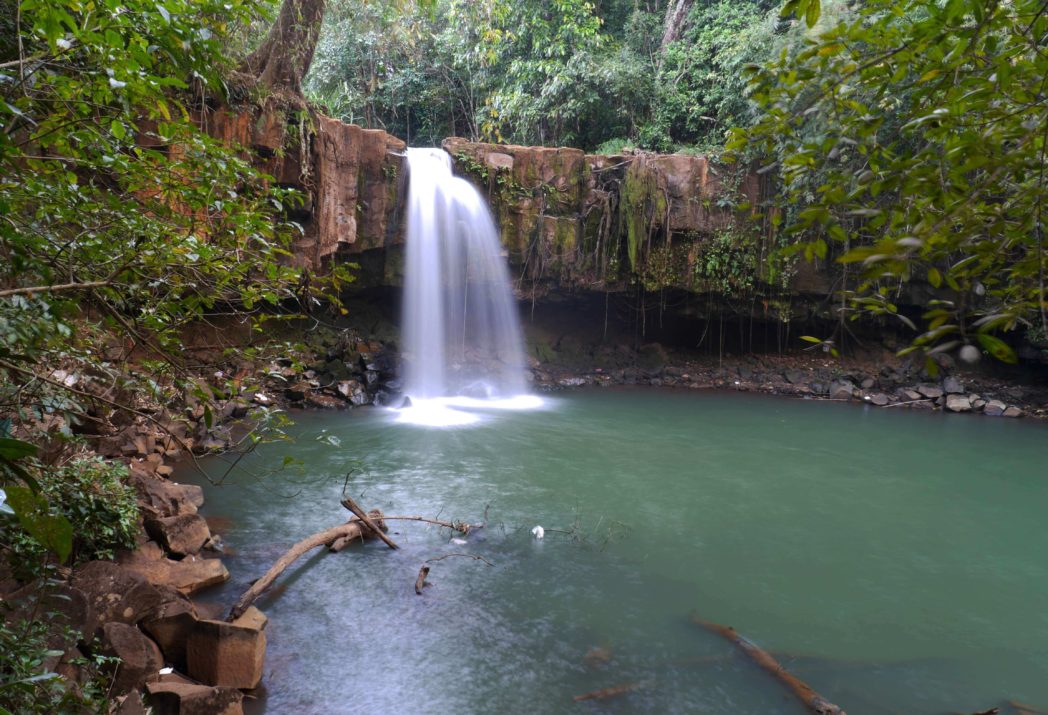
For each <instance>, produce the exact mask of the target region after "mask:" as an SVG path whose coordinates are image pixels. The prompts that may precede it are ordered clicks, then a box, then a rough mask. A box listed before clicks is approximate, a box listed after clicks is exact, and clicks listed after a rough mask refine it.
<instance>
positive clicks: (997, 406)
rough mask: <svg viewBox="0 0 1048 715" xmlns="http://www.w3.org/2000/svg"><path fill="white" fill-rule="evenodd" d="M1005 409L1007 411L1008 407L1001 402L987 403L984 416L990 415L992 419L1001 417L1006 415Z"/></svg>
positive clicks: (991, 401)
mask: <svg viewBox="0 0 1048 715" xmlns="http://www.w3.org/2000/svg"><path fill="white" fill-rule="evenodd" d="M1005 409H1007V405H1005V404H1004V403H1003V402H1001V401H1000V400H990V401H989V402H987V403H986V406H985V407H983V414H986V415H989V416H990V417H1000V416H1001V415H1003V414H1004V411H1005Z"/></svg>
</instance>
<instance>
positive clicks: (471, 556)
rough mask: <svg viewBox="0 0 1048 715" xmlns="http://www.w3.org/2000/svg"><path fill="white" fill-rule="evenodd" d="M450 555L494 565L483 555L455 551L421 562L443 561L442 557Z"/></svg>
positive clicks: (446, 557)
mask: <svg viewBox="0 0 1048 715" xmlns="http://www.w3.org/2000/svg"><path fill="white" fill-rule="evenodd" d="M452 556H464V557H466V558H467V559H474V560H476V561H483V562H484V563H486V564H487V565H488V566H494V565H495V564H493V563H491V562H490V561H488V560H487V559H486V558H484V557H483V556H477V555H475V554H458V553H455V554H444V555H443V556H435V557H434V558H432V559H426V560H425V561H423V562H422V563H426V564H431V563H433V562H434V561H443V560H444V559H449V558H451V557H452Z"/></svg>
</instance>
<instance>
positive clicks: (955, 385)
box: [942, 375, 964, 395]
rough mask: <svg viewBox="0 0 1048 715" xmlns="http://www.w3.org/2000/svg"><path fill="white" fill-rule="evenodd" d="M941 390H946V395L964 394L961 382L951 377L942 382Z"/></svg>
mask: <svg viewBox="0 0 1048 715" xmlns="http://www.w3.org/2000/svg"><path fill="white" fill-rule="evenodd" d="M942 389H944V390H946V394H947V395H959V394H961V393H962V392H964V386H962V385H961V381H960V380H958V379H957V378H956V377H953V376H952V375H951V376H950V377H948V378H946V379H945V380H943V381H942Z"/></svg>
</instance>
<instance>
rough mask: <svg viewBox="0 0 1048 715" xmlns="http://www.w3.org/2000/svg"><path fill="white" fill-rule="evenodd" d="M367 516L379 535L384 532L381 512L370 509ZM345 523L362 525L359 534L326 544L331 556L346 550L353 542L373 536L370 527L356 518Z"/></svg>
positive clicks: (384, 526)
mask: <svg viewBox="0 0 1048 715" xmlns="http://www.w3.org/2000/svg"><path fill="white" fill-rule="evenodd" d="M368 516H370V517H371V520H372V521H373V522H375V526H377V527H378V529H379V533H381V532H384V531H385V530H386V520H385V519H384V518H383V516H382V512H380V511H379V510H378V509H372V510H371V511H370V512H369V514H368ZM346 523H347V524H358V525H362V528H361V531H360V534H356V535H352V536H343V537H342V538H339V539H335V540H334V541H332V542H331V543H330V544H328V551H330V552H331V553H333V554H337V553H338V552H339V551H342V549H344V548H346V547H347V546H349V545H350V544H352V543H353V542H354V541H363V540H364V537H365V536H374V534H375V532H374V531H373V530H372V529H371V527H369V526H368V525H367V524H364V523H363V522H362V521H360V519H357V518H356V517H354V518H352V519H350V520H349V521H348V522H346Z"/></svg>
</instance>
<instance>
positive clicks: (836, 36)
mask: <svg viewBox="0 0 1048 715" xmlns="http://www.w3.org/2000/svg"><path fill="white" fill-rule="evenodd" d="M0 9H2V13H0V512H2V513H0V550H2V553H3V559H4V562H5V563H6V566H5V567H4V569H3V571H2V573H0V577H2V578H0V581H2V582H3V583H4V585H5V588H6V587H7V586H11V587H12V589H13V588H14V587H15V586H17V587H22V586H24V584H25V583H27V582H32V583H40V582H42V581H46V580H48V579H54V580H61V579H62V578H65V577H66V576H68V572H67V571H66V570H65V567H66V566H68V565H72V564H75V563H78V562H81V561H86V560H90V559H96V558H111V557H112V556H113V554H114V553H115V552H116V551H118V550H119V549H121V548H125V547H131V546H134V544H135V537H136V534H137V533H138V524H137V522H136V520H137V519H138V518H139V515H138V513H137V511H136V506H135V496H134V493H133V491H132V490H130V488H129V487H128V486H127V484H126V477H127V469H126V468H125V466H124V465H123V464H122V463H121V462H120V461H119V460H102V459H100V458H99V457H98V455H97V454H96V452H95V447H96V446H97V444H98V440H99V439H102V438H104V437H106V436H107V435H108V434H109V433H110V432H112V431H119V430H122V429H124V428H125V427H126V426H127V425H128V424H130V423H135V424H144V423H155V424H156V425H157V426H158V428H159V427H161V426H163V428H164V429H169V428H170V425H169V423H168V422H167V421H166V417H165V418H162V417H160V415H161V414H162V412H161V411H162V410H167V409H170V410H171V411H172V414H174V413H178V414H180V415H182V417H183V418H184V417H185V415H186V414H189V415H191V416H192V419H193V420H196V421H199V422H200V423H201V424H204V423H206V426H207V428H208V429H211V427H212V421H216V422H217V421H218V420H219V419H220V416H219V415H220V413H221V412H222V410H224V409H227V408H228V411H229V412H230V413H232V411H234V410H235V409H236V408H235V407H229V405H230V403H231V401H232V399H233V397H234V396H236V395H239V394H241V393H244V394H246V393H248V392H250V391H251V390H253V385H254V383H252V382H251V379H252V378H245V377H244V376H243V375H240V374H235V371H233V372H229V371H227V372H222V371H218V370H216V369H214V368H215V366H214V365H208V364H201V363H200V362H199V361H197V362H194V361H193V360H190V359H189V358H187V356H186V354H185V353H184V352H183V339H184V336H185V334H186V331H187V330H189V329H191V328H192V327H193V326H198V325H208V326H209V327H212V328H214V329H216V330H223V329H225V328H224V327H223V326H228V325H235V326H237V329H243V330H244V331H246V332H247V333H249V334H252V335H254V336H255V337H257V338H258V340H254V341H253V342H252V345H251V347H250V349H248V350H245V351H243V352H242V353H238V354H235V355H226V356H224V358H223V359H225V360H226V361H227V362H226V363H225V364H229V363H230V362H232V363H236V362H237V361H247V360H260V361H269V360H271V359H276V357H277V356H285V355H288V354H291V353H294V352H295V351H301V350H302V349H301V347H300V343H301V342H302V341H300V340H298V339H297V338H298V337H300V336H295V335H292V334H289V333H288V332H286V331H285V332H281V331H280V330H277V329H274V328H272V326H273V325H274V324H279V325H284V324H286V323H288V322H290V320H291V319H292V318H298V317H302V316H311V317H312V319H313V320H314V324H320V323H321V322H322V320H328V319H329V318H330V319H332V320H334V319H336V318H338V317H340V316H343V315H345V314H346V308H345V307H344V306H343V302H342V300H343V298H344V297H345V290H346V289H347V288H348V287H349V286H350V284H351V283H352V281H353V267H352V266H349V265H344V264H342V265H339V264H335V265H331V266H327V267H326V270H322V271H313V270H310V269H309V268H307V267H303V265H302V263H301V262H296V260H295V256H294V251H295V241H296V239H297V238H299V237H300V235H301V230H302V228H301V226H300V225H298V223H296V220H295V217H296V215H297V214H296V212H297V211H303V210H304V209H303V206H305V205H308V204H309V200H310V199H309V197H307V196H303V195H302V194H301V193H300V192H296V191H294V190H290V189H288V188H287V187H286V186H282V185H280V184H279V183H278V182H276V181H274V180H272V177H268V176H266V175H265V174H264V172H262V171H260V170H259V169H258V167H257V166H256V165H254V164H253V163H252V161H251V157H250V156H249V155H248V154H247V153H246V152H244V151H241V148H240V147H233V146H229V145H227V144H226V143H224V142H223V141H221V140H220V139H218V138H215V137H214V136H211V135H210V134H209V133H208V131H207V127H206V126H205V124H206V122H205V120H204V119H202V118H206V117H207V116H209V115H208V112H210V111H218V110H220V109H222V108H228V107H234V108H236V107H243V106H250V107H258V106H269V103H273V102H276V101H277V100H279V102H280V103H281V107H282V108H284V109H285V110H287V111H288V112H289V113H290V114H293V115H294V116H295V117H297V119H298V124H296V125H294V127H293V128H297V129H296V131H301V132H302V133H303V136H304V133H305V132H306V131H307V127H309V126H311V125H310V122H309V119H308V117H309V116H310V112H314V111H318V112H321V113H323V114H325V115H327V116H330V117H334V118H336V119H341V120H343V121H345V122H347V123H356V124H360V125H362V126H365V127H368V128H376V129H384V130H386V131H387V132H389V133H390V134H392V135H394V136H396V137H400V138H401V139H403V140H405V141H406V142H407V143H408V144H409V145H410V146H427V145H434V146H439V145H440V143H441V141H442V140H443V139H445V138H446V137H449V136H461V137H465V138H467V139H469V140H473V141H484V142H492V143H503V144H510V143H514V144H525V145H543V146H551V147H552V146H571V147H577V148H580V149H584V150H586V151H587V152H593V153H602V154H609V155H622V154H623V153H624V152H644V151H652V152H679V153H684V154H691V155H697V154H702V155H705V156H709V157H711V158H712V159H713V160H715V161H716V162H717V163H718V165H720V166H724V167H734V169H735V170H737V171H739V172H743V173H750V174H754V175H757V176H759V177H762V180H764V181H766V182H767V184H768V185H769V187H770V191H769V193H768V195H767V196H765V197H763V198H762V200H761V203H760V205H755V206H739V207H738V208H739V209H740V210H741V209H747V210H748V211H747V212H746V213H747V215H748V216H749V217H750V218H753V219H755V220H756V221H757V222H758V223H759V225H760V226H761V227H762V230H766V231H767V232H768V233H769V235H770V236H771V237H772V238H774V241H773V242H772V243H773V244H774V246H775V247H776V255H775V256H762V258H766V259H767V260H769V261H770V260H772V259H773V258H775V259H779V258H781V257H783V256H786V257H792V258H793V259H794V260H808V261H813V260H819V261H823V262H827V261H830V262H832V263H833V265H834V266H835V267H836V268H837V269H839V270H840V271H842V273H843V274H844V275H846V276H847V277H848V280H847V281H844V282H842V283H840V284H837V287H835V289H834V291H833V295H832V300H833V301H834V304H835V305H839V310H838V311H837V315H838V317H839V319H840V321H841V324H842V325H843V324H844V323H845V322H846V321H849V320H853V319H860V318H870V317H873V318H875V319H876V320H878V321H882V324H883V323H888V322H890V323H891V324H892V325H893V326H894V325H898V326H899V328H900V329H901V330H903V331H904V334H905V335H907V340H906V344H905V345H904V346H902V349H901V351H900V355H912V356H913V357H917V358H919V361H918V362H919V364H921V365H926V366H927V369H928V370H929V371H930V372H931V373H933V374H934V373H935V371H936V370H937V366H938V365H939V364H940V363H941V362H942V360H941V358H942V356H943V355H950V356H955V357H956V359H957V361H958V362H964V363H974V362H976V361H978V360H980V359H985V360H987V361H989V360H990V359H995V360H998V361H1001V362H1004V363H1016V362H1018V360H1019V357H1018V355H1017V350H1016V348H1017V347H1019V346H1023V347H1025V348H1027V349H1028V350H1032V351H1033V353H1032V354H1034V355H1035V356H1038V359H1041V360H1043V357H1044V355H1045V354H1046V351H1048V300H1046V292H1045V283H1046V272H1048V256H1046V250H1048V247H1046V246H1045V235H1044V234H1045V216H1044V214H1045V200H1046V198H1048V190H1046V187H1045V171H1046V169H1048V156H1046V152H1048V89H1046V85H1048V52H1046V48H1048V2H1044V0H1015V1H1013V2H1004V1H1001V0H939V1H937V2H931V3H928V2H922V1H918V0H906V1H905V2H894V1H892V0H865V1H863V2H842V1H840V0H832V1H830V2H824V3H820V1H819V0H788V1H787V2H786V3H785V5H782V4H780V3H779V2H773V1H770V0H758V1H753V2H751V1H750V0H709V1H703V0H669V1H668V2H667V1H666V0H594V1H592V2H591V1H586V0H479V1H477V2H473V1H471V0H419V1H418V2H410V1H407V0H388V1H382V0H369V1H366V2H358V1H355V0H328V2H327V3H326V4H325V3H324V2H323V1H322V0H285V1H284V3H283V6H282V7H278V6H276V4H270V3H267V2H264V1H262V0H162V1H160V2H157V1H155V0H21V1H19V0H0ZM274 22H277V27H278V28H280V31H279V32H270V28H271V27H272V26H273V25H274ZM289 43H290V44H294V43H299V45H298V46H296V47H294V48H293V51H287V52H284V50H287V47H285V46H284V45H287V44H289ZM282 52H283V54H282ZM289 57H290V58H291V60H293V61H291V62H290V64H287V63H285V64H280V62H279V61H280V60H287V59H288V58H289ZM289 126H291V125H289ZM294 133H295V132H289V135H290V134H294ZM300 139H301V137H297V135H296V140H300ZM302 141H303V144H304V143H305V142H304V140H302ZM296 146H300V145H296ZM285 150H286V148H285V147H277V148H276V149H274V150H271V151H270V152H269V154H270V155H273V154H280V153H282V152H284V151H285ZM726 170H727V169H726ZM841 286H843V287H841ZM838 288H839V289H838ZM911 289H912V290H911ZM903 293H906V294H907V296H908V298H907V299H908V300H916V301H917V303H918V308H919V309H920V310H919V312H917V313H916V314H914V313H912V312H911V313H910V314H909V315H907V314H905V313H906V312H905V311H901V310H900V309H899V303H900V296H901V295H902V294H903ZM915 295H916V296H917V298H916V299H914V298H913V296H915ZM318 316H319V317H318ZM837 338H839V335H837V334H834V335H832V336H829V335H813V336H806V339H807V340H808V341H809V342H810V343H812V344H818V346H819V347H821V348H823V349H825V351H826V353H832V354H834V355H836V353H837V348H836V343H835V342H834V341H835V339H837ZM809 347H810V346H809ZM1028 354H1029V353H1028ZM984 356H985V357H984ZM322 357H323V356H322ZM297 359H298V358H296V360H297ZM289 361H290V359H289ZM321 362H323V359H321ZM266 364H267V365H268V364H269V363H268V362H267V363H266ZM296 364H297V363H296ZM369 370H370V368H369ZM372 372H374V371H373V370H372ZM202 375H203V376H204V377H203V378H202V377H201V376H202ZM216 375H217V377H216ZM163 414H167V413H163ZM226 416H228V415H226ZM282 419H283V418H282V417H281V416H280V415H279V414H277V412H276V411H275V410H274V411H273V413H272V414H269V413H262V414H259V415H258V416H257V420H258V422H259V423H264V422H266V421H267V420H268V421H271V422H272V423H273V426H274V427H279V426H280V424H281V420H282ZM161 423H163V425H161ZM205 431H206V430H205ZM272 434H274V433H267V432H265V431H264V430H263V429H261V428H260V429H258V430H255V431H252V432H251V433H250V436H249V439H248V440H247V441H248V442H251V441H260V440H263V439H268V438H269V436H268V435H272ZM227 446H228V445H227ZM174 451H175V452H176V453H178V450H174ZM186 451H188V450H186ZM5 608H6V606H5ZM4 615H5V618H6V616H7V614H6V613H5V614H4ZM18 615H20V616H24V615H26V614H25V613H24V612H23V613H20V614H18ZM43 620H45V619H36V620H34V619H28V620H24V619H23V621H19V622H18V623H14V622H13V620H5V621H4V624H3V625H2V626H0V654H2V655H0V713H3V712H49V711H52V710H53V709H54V708H59V709H62V708H65V709H68V710H69V711H73V710H75V709H76V708H82V709H91V708H94V710H95V711H98V712H106V709H107V707H108V704H107V702H106V695H107V690H106V688H105V686H104V685H103V684H101V683H104V676H105V673H107V672H109V671H107V670H106V668H107V666H108V665H111V662H110V661H108V660H107V657H109V656H105V655H100V654H97V653H95V654H93V655H92V659H91V662H90V663H89V664H88V665H89V666H90V670H91V672H92V673H96V674H98V673H100V674H101V675H99V680H97V681H93V680H89V681H88V684H86V685H85V686H84V687H83V688H79V689H69V688H66V687H65V686H64V685H63V684H62V679H61V678H59V677H58V676H57V675H55V674H53V673H51V672H50V671H47V672H44V670H45V668H44V662H45V660H46V659H47V658H48V657H50V656H48V655H47V654H48V653H51V652H52V651H53V650H54V648H53V647H50V646H49V641H48V639H49V637H50V636H49V634H48V631H47V627H46V623H43ZM63 647H64V646H63ZM52 655H53V654H52ZM87 669H88V666H85V672H86V670H87ZM42 675H43V676H44V677H41V676H42Z"/></svg>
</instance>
